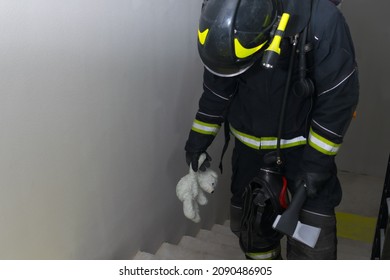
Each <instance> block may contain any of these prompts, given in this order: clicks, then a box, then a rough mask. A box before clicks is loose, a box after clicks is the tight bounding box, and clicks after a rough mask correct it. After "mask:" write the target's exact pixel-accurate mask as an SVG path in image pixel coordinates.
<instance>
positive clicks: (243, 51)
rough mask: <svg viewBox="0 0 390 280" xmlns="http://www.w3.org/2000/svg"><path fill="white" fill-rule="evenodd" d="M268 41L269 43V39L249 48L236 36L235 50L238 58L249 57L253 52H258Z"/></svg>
mask: <svg viewBox="0 0 390 280" xmlns="http://www.w3.org/2000/svg"><path fill="white" fill-rule="evenodd" d="M266 43H267V41H265V42H264V43H262V44H260V45H259V46H257V47H254V48H250V49H247V48H245V47H244V46H243V45H241V43H240V41H239V40H238V39H237V38H235V39H234V52H235V54H236V57H237V58H247V57H249V56H251V55H252V54H254V53H256V52H257V51H259V50H260V49H261V48H262V47H263V46H264V45H265V44H266Z"/></svg>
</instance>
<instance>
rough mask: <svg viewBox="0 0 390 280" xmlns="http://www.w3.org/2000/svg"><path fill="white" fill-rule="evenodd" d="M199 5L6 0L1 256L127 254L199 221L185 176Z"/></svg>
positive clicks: (218, 213) (196, 90) (2, 17)
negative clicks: (186, 202)
mask: <svg viewBox="0 0 390 280" xmlns="http://www.w3.org/2000/svg"><path fill="white" fill-rule="evenodd" d="M200 3H201V0H197V1H189V0H185V1H183V0H164V1H161V0H147V1H145V0H67V1H63V0H34V1H31V0H18V1H11V0H9V1H1V2H0V225H1V230H0V259H42V258H43V259H47V258H48V259H118V258H127V257H130V256H131V255H132V254H134V253H135V251H136V250H137V249H138V248H141V249H144V250H153V249H154V248H155V246H156V245H157V244H159V242H161V241H163V240H167V239H168V240H172V241H175V240H174V239H175V238H176V236H179V235H180V234H182V232H184V231H194V230H196V229H197V228H198V227H197V226H194V225H192V224H191V222H188V221H187V220H186V219H184V217H183V214H182V212H181V203H180V202H179V201H178V199H177V198H176V195H175V185H176V183H177V181H178V180H179V178H180V177H181V176H183V175H184V174H185V173H186V172H187V171H188V170H187V166H186V164H185V160H184V148H183V147H184V142H185V139H186V137H187V133H188V131H189V129H190V126H191V123H192V119H193V117H194V115H195V108H196V107H197V104H196V103H197V99H198V97H199V94H200V93H201V73H202V66H201V63H200V61H199V58H198V55H197V50H196V43H195V42H196V28H197V21H198V17H199V11H200ZM216 161H217V160H216ZM223 193H224V192H223V191H222V190H221V191H219V192H217V194H216V195H215V196H214V197H212V198H211V200H212V201H211V206H208V207H206V208H205V210H208V213H209V215H210V216H211V220H209V221H208V222H207V221H206V222H205V225H204V226H207V223H212V222H214V220H215V219H222V218H223V217H225V216H226V207H222V206H220V204H219V202H218V197H219V196H221V195H223ZM224 215H225V216H224Z"/></svg>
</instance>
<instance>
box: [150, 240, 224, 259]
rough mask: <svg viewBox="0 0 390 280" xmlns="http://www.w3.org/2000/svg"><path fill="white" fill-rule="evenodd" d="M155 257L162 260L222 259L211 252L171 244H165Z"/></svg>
mask: <svg viewBox="0 0 390 280" xmlns="http://www.w3.org/2000/svg"><path fill="white" fill-rule="evenodd" d="M155 256H156V259H160V260H219V259H220V258H221V257H220V256H218V255H215V254H212V253H210V252H199V251H193V250H189V249H188V248H184V247H181V246H177V245H173V244H170V243H163V244H162V245H161V247H160V248H159V249H158V251H157V252H156V255H155Z"/></svg>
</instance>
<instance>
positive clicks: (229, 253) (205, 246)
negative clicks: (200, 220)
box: [178, 236, 245, 260]
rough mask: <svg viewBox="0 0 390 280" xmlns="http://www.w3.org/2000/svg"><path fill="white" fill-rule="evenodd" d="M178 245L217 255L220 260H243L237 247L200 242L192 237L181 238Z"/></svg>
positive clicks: (205, 241) (242, 255)
mask: <svg viewBox="0 0 390 280" xmlns="http://www.w3.org/2000/svg"><path fill="white" fill-rule="evenodd" d="M178 245H179V246H181V247H183V248H186V249H189V250H192V251H195V252H206V253H210V254H213V255H218V256H220V259H230V260H237V259H244V258H245V257H244V254H243V253H242V251H241V249H240V248H238V247H233V246H230V245H227V244H220V243H215V242H212V241H207V240H201V239H198V238H196V237H192V236H183V238H182V239H181V240H180V242H179V244H178Z"/></svg>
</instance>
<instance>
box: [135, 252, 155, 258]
mask: <svg viewBox="0 0 390 280" xmlns="http://www.w3.org/2000/svg"><path fill="white" fill-rule="evenodd" d="M155 259H156V257H155V256H154V255H153V254H150V253H147V252H142V251H138V252H137V254H136V255H135V256H134V257H133V260H155Z"/></svg>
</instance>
